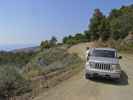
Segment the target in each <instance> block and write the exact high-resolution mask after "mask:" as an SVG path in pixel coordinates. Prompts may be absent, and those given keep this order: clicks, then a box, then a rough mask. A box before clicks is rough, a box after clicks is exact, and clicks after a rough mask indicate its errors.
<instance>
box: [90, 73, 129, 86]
mask: <svg viewBox="0 0 133 100" xmlns="http://www.w3.org/2000/svg"><path fill="white" fill-rule="evenodd" d="M91 80H92V81H95V82H99V83H104V84H112V85H123V86H124V85H128V76H127V74H126V73H125V72H124V71H122V73H121V78H120V79H119V80H115V79H106V78H101V77H95V78H93V79H91Z"/></svg>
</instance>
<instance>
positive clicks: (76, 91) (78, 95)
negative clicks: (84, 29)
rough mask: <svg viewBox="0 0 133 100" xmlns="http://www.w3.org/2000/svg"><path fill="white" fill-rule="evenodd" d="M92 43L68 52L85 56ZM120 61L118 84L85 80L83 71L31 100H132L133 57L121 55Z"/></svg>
mask: <svg viewBox="0 0 133 100" xmlns="http://www.w3.org/2000/svg"><path fill="white" fill-rule="evenodd" d="M92 44H93V43H81V44H78V45H74V46H72V47H71V48H70V49H69V50H68V51H69V52H71V53H72V52H76V53H78V54H79V55H80V56H81V57H83V56H84V54H85V52H84V51H85V49H86V47H88V46H94V45H92ZM121 55H122V56H123V59H122V60H121V61H120V64H121V68H122V69H123V71H124V72H123V73H124V74H123V75H122V79H121V80H120V82H116V81H112V80H104V79H97V80H86V79H85V78H84V70H81V71H80V73H77V74H76V75H75V76H73V77H71V78H70V79H68V80H65V81H63V82H62V83H61V84H59V85H57V86H56V87H54V88H51V89H50V90H48V91H46V92H43V93H42V94H40V95H39V96H38V97H36V98H35V99H33V100H82V99H85V100H132V97H133V89H132V87H133V74H132V73H133V67H132V60H133V55H131V54H125V53H122V54H121Z"/></svg>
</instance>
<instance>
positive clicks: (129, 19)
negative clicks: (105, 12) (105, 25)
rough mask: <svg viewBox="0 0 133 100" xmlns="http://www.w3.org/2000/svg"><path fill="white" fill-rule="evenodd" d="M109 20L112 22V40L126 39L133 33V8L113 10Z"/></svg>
mask: <svg viewBox="0 0 133 100" xmlns="http://www.w3.org/2000/svg"><path fill="white" fill-rule="evenodd" d="M108 19H109V20H110V29H111V33H112V35H111V36H112V38H113V39H115V40H118V39H123V38H125V37H126V36H127V35H128V33H129V32H130V31H133V26H132V25H133V6H132V5H131V6H123V7H121V8H120V9H113V10H112V11H111V13H110V15H109V17H108Z"/></svg>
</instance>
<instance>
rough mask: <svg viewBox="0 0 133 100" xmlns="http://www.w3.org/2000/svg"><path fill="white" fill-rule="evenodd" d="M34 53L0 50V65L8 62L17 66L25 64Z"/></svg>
mask: <svg viewBox="0 0 133 100" xmlns="http://www.w3.org/2000/svg"><path fill="white" fill-rule="evenodd" d="M34 55H35V53H32V52H31V53H24V52H20V53H12V52H4V51H1V52H0V65H5V64H10V65H15V66H17V67H19V68H21V67H22V66H24V65H26V64H27V63H28V62H29V61H30V59H31V58H32V57H33V56H34Z"/></svg>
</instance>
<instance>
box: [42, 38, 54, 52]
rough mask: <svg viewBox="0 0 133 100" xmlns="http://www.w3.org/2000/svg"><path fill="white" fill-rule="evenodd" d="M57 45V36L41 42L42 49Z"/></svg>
mask: <svg viewBox="0 0 133 100" xmlns="http://www.w3.org/2000/svg"><path fill="white" fill-rule="evenodd" d="M56 45H57V38H56V37H54V36H53V37H52V38H51V39H50V40H45V41H42V42H41V44H40V49H41V50H44V49H49V48H51V47H54V46H56Z"/></svg>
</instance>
